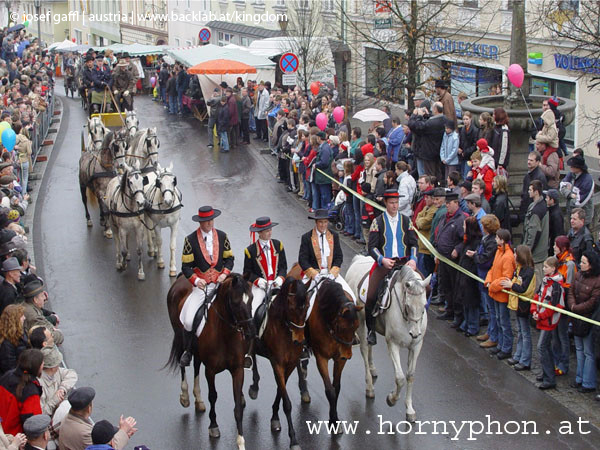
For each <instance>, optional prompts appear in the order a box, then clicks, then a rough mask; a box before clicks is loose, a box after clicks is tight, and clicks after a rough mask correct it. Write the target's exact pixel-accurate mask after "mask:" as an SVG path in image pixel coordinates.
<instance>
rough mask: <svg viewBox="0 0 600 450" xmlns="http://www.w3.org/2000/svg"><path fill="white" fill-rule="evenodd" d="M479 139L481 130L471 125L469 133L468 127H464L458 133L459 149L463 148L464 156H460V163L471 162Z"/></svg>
mask: <svg viewBox="0 0 600 450" xmlns="http://www.w3.org/2000/svg"><path fill="white" fill-rule="evenodd" d="M478 139H479V128H477V127H476V126H475V124H474V123H471V126H470V127H469V131H467V127H464V126H463V127H462V128H461V129H460V132H459V133H458V148H462V151H463V154H462V156H461V155H459V156H458V159H459V160H460V161H470V160H471V155H472V154H473V153H474V152H475V150H477V140H478Z"/></svg>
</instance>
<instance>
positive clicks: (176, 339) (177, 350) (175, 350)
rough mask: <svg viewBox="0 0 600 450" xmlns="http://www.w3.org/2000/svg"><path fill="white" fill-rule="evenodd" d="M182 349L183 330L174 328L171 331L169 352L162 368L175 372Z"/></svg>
mask: <svg viewBox="0 0 600 450" xmlns="http://www.w3.org/2000/svg"><path fill="white" fill-rule="evenodd" d="M183 350H184V348H183V332H182V330H175V331H174V332H173V342H172V343H171V353H170V354H169V359H168V361H167V363H166V364H165V365H164V366H163V369H168V370H172V371H173V372H175V370H177V369H178V368H179V359H180V358H181V355H183Z"/></svg>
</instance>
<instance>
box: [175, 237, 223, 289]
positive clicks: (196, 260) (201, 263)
mask: <svg viewBox="0 0 600 450" xmlns="http://www.w3.org/2000/svg"><path fill="white" fill-rule="evenodd" d="M215 231H216V232H217V239H214V237H213V254H214V253H215V252H216V253H217V262H216V264H215V265H214V267H211V264H210V263H209V262H208V261H207V260H206V259H205V258H204V255H203V254H202V247H204V242H202V246H201V245H200V243H199V241H198V240H199V239H200V240H202V232H201V231H200V229H197V230H196V231H194V232H193V233H190V234H188V235H187V236H186V238H185V240H184V241H183V255H182V257H181V261H182V264H181V271H182V272H183V275H184V276H185V277H186V278H187V279H188V280H190V281H192V284H193V277H194V275H195V276H199V277H201V278H203V279H205V280H207V281H214V280H216V278H217V276H215V271H216V272H218V273H221V272H222V273H229V272H231V271H232V270H233V252H232V251H231V244H230V243H229V239H228V238H227V235H226V234H225V232H223V231H221V230H215ZM215 246H218V248H215Z"/></svg>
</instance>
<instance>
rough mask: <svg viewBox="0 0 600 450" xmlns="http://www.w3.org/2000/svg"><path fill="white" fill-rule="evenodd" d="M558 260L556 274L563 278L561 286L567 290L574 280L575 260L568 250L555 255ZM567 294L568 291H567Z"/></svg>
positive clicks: (575, 271)
mask: <svg viewBox="0 0 600 450" xmlns="http://www.w3.org/2000/svg"><path fill="white" fill-rule="evenodd" d="M557 258H558V272H559V273H560V274H561V275H562V276H563V286H564V287H565V289H569V288H570V287H571V285H572V284H573V280H574V279H575V274H576V273H577V266H576V265H575V258H573V254H572V253H571V251H570V250H567V251H564V252H562V253H560V254H559V255H557ZM567 292H568V291H567Z"/></svg>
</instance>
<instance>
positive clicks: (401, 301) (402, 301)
mask: <svg viewBox="0 0 600 450" xmlns="http://www.w3.org/2000/svg"><path fill="white" fill-rule="evenodd" d="M399 272H400V271H397V272H396V273H395V274H394V276H393V278H392V280H390V287H389V290H390V305H391V304H392V301H393V299H394V298H393V297H394V292H395V289H393V287H394V285H395V284H396V282H397V281H398V280H397V279H396V278H397V276H396V275H397V273H399ZM395 297H396V299H397V301H398V306H400V312H401V313H402V318H403V319H404V321H405V322H413V323H418V322H421V321H422V320H423V316H424V315H425V309H423V314H421V317H420V318H418V319H411V318H410V317H409V316H408V303H407V302H406V289H404V295H402V296H399V295H396V296H395Z"/></svg>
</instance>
